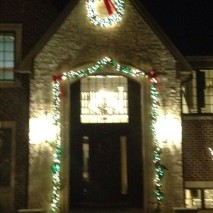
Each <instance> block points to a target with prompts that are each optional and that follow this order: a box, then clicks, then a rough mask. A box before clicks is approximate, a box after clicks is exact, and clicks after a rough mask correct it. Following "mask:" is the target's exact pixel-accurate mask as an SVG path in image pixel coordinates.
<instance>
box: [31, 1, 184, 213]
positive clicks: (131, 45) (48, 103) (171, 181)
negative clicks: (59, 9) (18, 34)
mask: <svg viewBox="0 0 213 213" xmlns="http://www.w3.org/2000/svg"><path fill="white" fill-rule="evenodd" d="M104 56H108V57H110V58H113V59H115V60H116V61H117V62H119V63H120V64H125V65H129V66H133V67H136V68H139V69H141V70H144V71H149V70H151V69H154V70H156V71H158V72H159V73H163V74H162V75H161V76H160V80H161V83H160V87H159V90H160V103H161V106H160V109H161V110H160V111H161V113H162V115H164V116H165V115H168V114H171V115H172V116H173V118H174V119H175V120H176V121H177V122H179V124H180V96H179V94H180V91H179V89H180V82H179V80H177V79H176V70H175V67H176V61H175V59H174V58H173V56H172V55H171V53H170V52H169V51H168V49H167V48H166V47H165V46H164V44H163V43H162V42H161V40H160V39H159V38H158V37H157V36H156V35H155V34H154V32H153V31H152V29H151V28H150V27H149V26H148V25H147V23H146V22H145V21H144V20H143V18H142V17H141V16H140V14H139V13H138V12H137V10H135V8H134V7H133V6H132V5H131V4H130V3H129V2H126V7H125V15H124V17H123V19H122V21H121V22H120V23H119V24H118V25H116V26H114V27H110V28H99V27H96V26H94V25H93V24H91V23H90V21H89V20H88V18H87V14H86V10H85V1H83V0H82V1H79V3H78V4H77V6H76V7H75V8H74V9H73V10H72V12H70V15H68V17H67V18H66V19H65V20H64V22H63V23H62V25H61V26H60V27H59V29H58V30H57V31H56V32H55V34H54V35H53V36H52V37H51V38H50V40H49V41H48V43H47V44H46V45H45V46H44V48H43V49H42V50H41V52H40V53H39V54H38V55H37V57H36V58H35V61H34V79H32V80H31V87H30V88H31V101H30V115H31V118H34V117H37V116H38V115H39V114H40V113H41V111H42V110H43V109H44V108H46V111H47V113H51V112H52V107H53V106H52V75H53V74H55V73H59V72H66V71H69V70H71V69H74V70H76V69H77V68H76V67H78V66H87V64H88V63H95V62H96V61H98V60H99V59H101V58H102V57H104ZM65 101H66V100H65ZM67 102H69V100H67ZM44 106H45V107H44ZM146 108H147V109H149V106H146ZM143 113H144V114H146V115H145V117H146V118H147V123H144V124H143V125H145V126H144V129H149V128H148V126H147V125H146V124H149V121H148V119H149V111H146V112H143ZM64 125H65V126H66V125H67V123H66V122H65V123H64V124H63V126H64ZM167 125H168V128H169V125H170V123H167ZM142 128H143V127H142ZM164 131H165V132H166V131H167V126H165V127H164ZM65 134H67V133H65ZM177 134H178V137H177V138H176V139H174V140H175V141H171V143H170V141H168V140H169V139H168V140H167V138H165V140H164V142H163V141H162V148H163V151H164V154H163V163H164V164H165V165H166V167H167V168H168V171H167V172H166V174H165V181H164V191H165V201H164V203H163V208H164V211H165V212H171V209H172V207H173V206H176V207H177V206H181V205H182V204H183V192H182V161H181V130H179V132H178V133H177ZM144 140H145V143H146V144H148V146H150V147H147V150H151V147H152V144H151V139H150V138H149V137H148V136H147V137H146V136H144ZM66 142H68V141H66ZM66 142H65V143H66ZM31 155H33V153H31ZM41 158H42V157H41ZM35 163H36V162H35ZM151 168H152V165H148V166H147V167H146V168H145V173H146V175H147V174H148V175H147V178H146V180H147V182H146V183H144V184H148V182H152V181H153V177H152V171H151V170H152V169H151ZM38 175H39V174H38ZM30 178H31V179H32V177H30ZM31 184H33V183H32V182H31V181H30V185H31ZM47 184H48V183H47ZM150 185H152V184H150ZM31 188H33V187H31ZM46 193H47V194H48V193H49V192H46ZM148 193H149V194H147V195H145V196H146V197H147V198H146V201H147V203H146V204H145V205H146V208H152V207H153V205H154V204H153V199H152V198H151V197H152V196H151V194H152V188H151V187H149V189H148ZM42 205H43V206H44V204H43V203H42V200H40V201H38V206H37V207H38V208H40V207H42Z"/></svg>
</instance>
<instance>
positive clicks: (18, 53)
mask: <svg viewBox="0 0 213 213" xmlns="http://www.w3.org/2000/svg"><path fill="white" fill-rule="evenodd" d="M1 32H2V33H10V32H11V33H14V37H15V47H14V79H13V80H3V79H2V80H0V86H2V84H4V86H5V84H11V83H12V84H13V83H14V82H16V74H15V71H16V67H17V65H18V64H19V63H20V61H21V59H22V45H21V44H22V24H0V33H1Z"/></svg>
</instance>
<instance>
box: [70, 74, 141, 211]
mask: <svg viewBox="0 0 213 213" xmlns="http://www.w3.org/2000/svg"><path fill="white" fill-rule="evenodd" d="M89 82H90V85H86V86H85V84H86V83H88V84H89ZM125 82H126V83H125ZM125 84H126V86H125ZM85 87H86V88H87V89H85ZM82 88H83V89H82ZM116 88H117V91H116ZM109 90H110V91H109ZM100 92H101V93H100ZM140 93H141V86H140V84H139V83H138V82H136V81H134V80H132V79H130V78H126V77H124V76H118V75H112V74H110V75H103V74H101V75H96V76H94V75H93V76H90V77H86V78H83V79H80V80H78V81H75V82H74V83H72V84H71V85H70V123H71V125H70V137H69V138H70V164H69V166H70V189H69V191H70V193H69V194H70V198H69V200H70V202H69V203H70V208H72V207H84V206H87V207H94V206H99V207H100V206H104V207H106V206H114V207H116V206H127V207H142V205H143V201H142V199H143V198H142V197H143V174H142V173H143V172H142V171H143V169H142V135H141V134H142V133H141V129H142V128H141V126H142V124H141V94H140ZM97 99H98V100H97ZM110 100H111V101H112V100H113V102H114V103H109V101H110ZM120 101H123V102H122V103H121V102H120ZM122 104H123V106H122ZM82 108H84V109H82ZM112 117H113V119H112Z"/></svg>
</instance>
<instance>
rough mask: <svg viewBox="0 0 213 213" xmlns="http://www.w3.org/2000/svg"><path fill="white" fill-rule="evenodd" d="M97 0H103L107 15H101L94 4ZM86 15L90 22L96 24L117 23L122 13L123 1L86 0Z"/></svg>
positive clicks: (108, 24)
mask: <svg viewBox="0 0 213 213" xmlns="http://www.w3.org/2000/svg"><path fill="white" fill-rule="evenodd" d="M98 1H103V3H104V5H105V7H106V10H107V12H108V15H107V16H106V17H101V16H100V15H99V14H98V12H97V10H96V6H97V3H98ZM86 8H87V15H88V17H89V18H90V20H91V22H92V23H93V24H95V25H97V26H101V27H109V26H111V25H114V24H117V23H118V22H119V21H120V20H121V18H122V16H123V14H124V1H123V0H88V1H87V2H86Z"/></svg>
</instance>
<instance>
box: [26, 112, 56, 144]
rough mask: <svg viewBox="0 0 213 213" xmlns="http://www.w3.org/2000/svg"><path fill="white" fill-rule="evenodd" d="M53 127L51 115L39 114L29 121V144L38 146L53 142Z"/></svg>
mask: <svg viewBox="0 0 213 213" xmlns="http://www.w3.org/2000/svg"><path fill="white" fill-rule="evenodd" d="M55 132H56V131H55V127H54V125H53V119H52V116H51V114H45V113H43V114H40V115H39V116H38V117H36V118H31V119H30V133H29V137H30V143H31V144H40V143H44V142H47V141H54V140H55V137H56V136H55Z"/></svg>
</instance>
